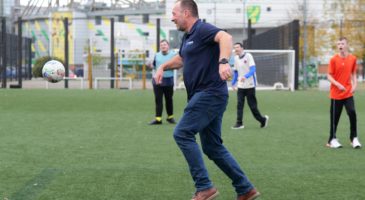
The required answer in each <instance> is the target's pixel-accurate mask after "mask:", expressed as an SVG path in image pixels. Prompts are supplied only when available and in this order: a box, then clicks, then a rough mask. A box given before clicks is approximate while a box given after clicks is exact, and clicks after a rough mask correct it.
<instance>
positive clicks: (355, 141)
mask: <svg viewBox="0 0 365 200" xmlns="http://www.w3.org/2000/svg"><path fill="white" fill-rule="evenodd" d="M351 145H352V148H354V149H360V148H361V144H360V142H359V139H357V137H355V138H354V139H353V140H352V142H351Z"/></svg>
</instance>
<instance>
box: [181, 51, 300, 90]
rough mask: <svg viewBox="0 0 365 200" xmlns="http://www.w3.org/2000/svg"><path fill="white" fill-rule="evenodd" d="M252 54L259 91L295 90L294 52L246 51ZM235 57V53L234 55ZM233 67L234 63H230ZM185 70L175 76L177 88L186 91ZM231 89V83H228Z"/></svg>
mask: <svg viewBox="0 0 365 200" xmlns="http://www.w3.org/2000/svg"><path fill="white" fill-rule="evenodd" d="M244 51H245V52H247V53H251V54H252V57H253V59H254V60H255V64H256V76H257V77H256V78H257V86H256V89H257V90H289V91H294V90H295V51H294V50H244ZM232 55H234V53H232ZM230 64H232V65H233V63H230ZM182 73H183V70H182V69H179V70H178V71H177V75H176V76H175V88H176V89H185V85H184V83H183V77H182V76H183V75H182ZM228 87H229V89H231V83H230V81H228Z"/></svg>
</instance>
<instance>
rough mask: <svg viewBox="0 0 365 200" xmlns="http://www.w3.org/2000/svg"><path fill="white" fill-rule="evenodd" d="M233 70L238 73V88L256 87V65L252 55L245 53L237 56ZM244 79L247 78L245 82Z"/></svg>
mask: <svg viewBox="0 0 365 200" xmlns="http://www.w3.org/2000/svg"><path fill="white" fill-rule="evenodd" d="M233 69H234V70H235V71H237V73H238V76H237V88H241V89H247V88H254V87H256V84H257V78H256V65H255V61H254V59H253V57H252V55H251V54H250V53H244V54H243V55H241V56H238V55H236V56H235V57H234V67H233ZM242 77H245V81H241V78H242Z"/></svg>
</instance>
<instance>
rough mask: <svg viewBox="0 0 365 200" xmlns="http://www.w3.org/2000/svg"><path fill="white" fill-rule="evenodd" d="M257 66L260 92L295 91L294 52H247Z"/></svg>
mask: <svg viewBox="0 0 365 200" xmlns="http://www.w3.org/2000/svg"><path fill="white" fill-rule="evenodd" d="M245 52H247V53H251V54H252V57H253V59H254V60H255V64H256V76H257V87H256V88H257V89H258V90H290V91H294V90H295V51H294V50H245Z"/></svg>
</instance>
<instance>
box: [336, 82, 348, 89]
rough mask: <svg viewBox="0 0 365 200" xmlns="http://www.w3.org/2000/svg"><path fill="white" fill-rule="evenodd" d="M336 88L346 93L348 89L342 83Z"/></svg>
mask: <svg viewBox="0 0 365 200" xmlns="http://www.w3.org/2000/svg"><path fill="white" fill-rule="evenodd" d="M336 86H337V88H338V89H339V90H341V91H345V90H346V88H345V87H344V86H343V85H342V84H341V83H338V84H337V85H336Z"/></svg>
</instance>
